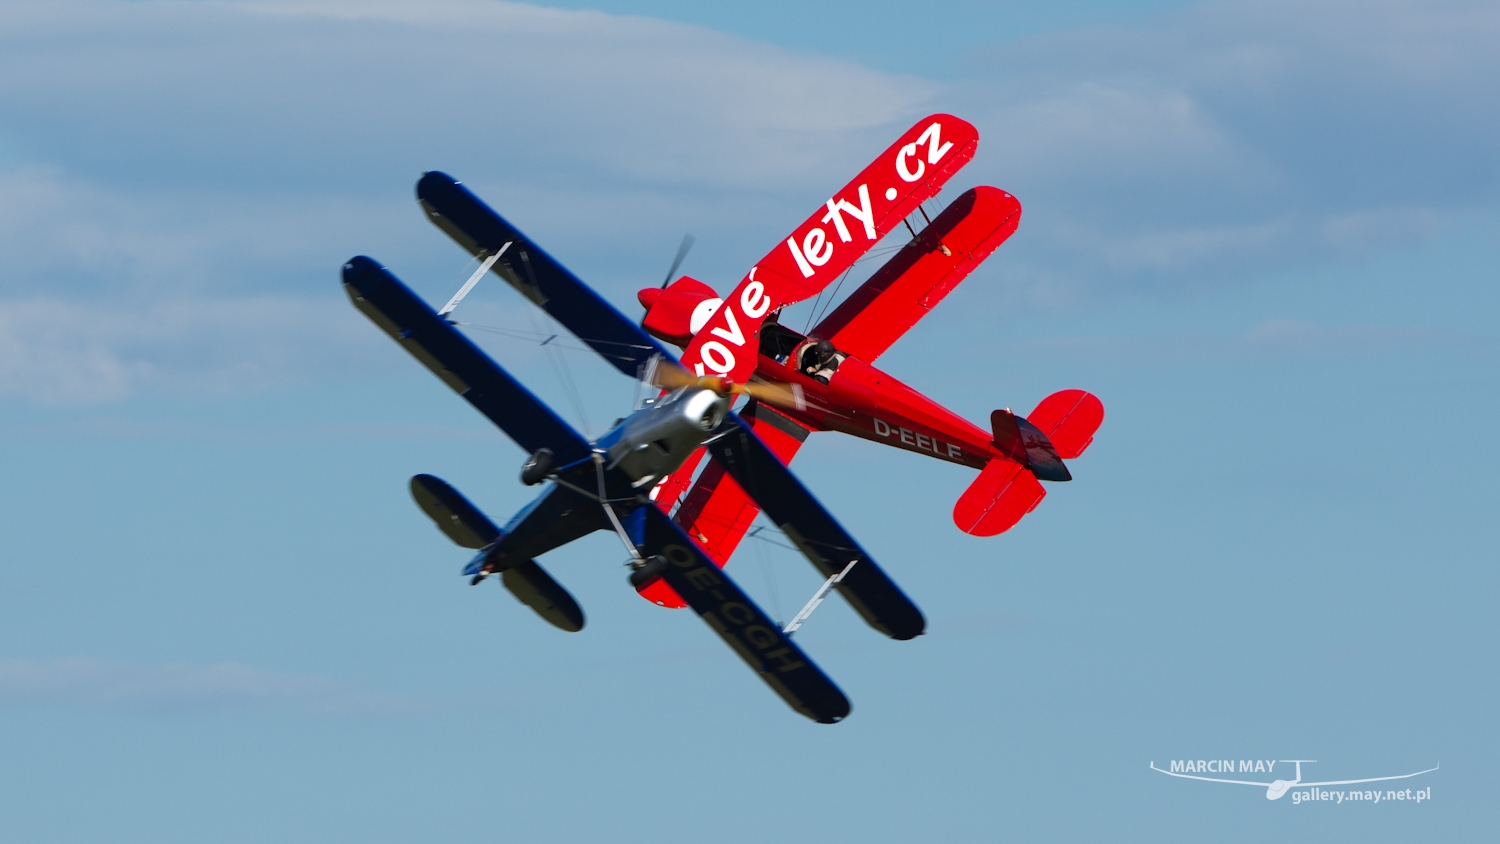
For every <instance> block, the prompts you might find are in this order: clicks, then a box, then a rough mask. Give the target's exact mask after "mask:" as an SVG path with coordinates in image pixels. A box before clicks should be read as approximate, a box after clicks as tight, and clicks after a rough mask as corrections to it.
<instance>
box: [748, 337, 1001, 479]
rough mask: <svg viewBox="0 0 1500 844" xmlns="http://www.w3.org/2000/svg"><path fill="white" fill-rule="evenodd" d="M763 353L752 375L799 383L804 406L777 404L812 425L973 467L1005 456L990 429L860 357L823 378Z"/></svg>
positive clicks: (797, 418) (802, 421)
mask: <svg viewBox="0 0 1500 844" xmlns="http://www.w3.org/2000/svg"><path fill="white" fill-rule="evenodd" d="M792 359H793V358H791V357H789V358H787V359H786V360H784V361H783V360H777V359H776V358H773V357H770V356H768V355H764V354H762V355H761V356H760V360H759V361H758V362H757V366H756V373H755V374H756V375H757V376H758V377H760V378H762V379H764V380H767V381H778V382H782V383H785V384H790V385H795V386H797V387H800V388H801V392H802V396H803V399H804V401H803V406H799V407H778V408H777V409H778V410H780V411H782V412H783V413H785V414H786V415H787V416H790V417H792V418H793V419H795V420H797V421H798V422H800V423H802V424H803V425H806V426H807V427H809V428H811V429H813V430H814V431H842V432H844V433H846V434H852V435H854V436H856V437H861V438H863V439H867V440H870V441H872V442H878V443H884V444H885V445H889V446H894V447H896V448H900V449H905V450H906V451H915V452H918V453H921V454H925V455H927V456H928V457H936V458H938V459H939V460H946V461H948V462H950V463H959V464H962V465H964V466H969V467H972V468H975V469H982V468H984V466H985V464H987V463H989V462H990V461H991V460H994V459H996V458H1004V457H1005V456H1006V455H1004V454H1002V453H1001V452H1000V450H999V449H998V448H996V446H995V444H994V443H993V442H991V434H990V433H989V432H988V431H985V430H984V429H982V428H980V427H979V426H977V425H975V424H973V423H972V422H969V421H968V420H966V419H964V418H963V417H961V416H959V415H958V414H956V413H953V412H952V411H950V410H948V409H947V408H945V407H943V406H942V405H939V404H938V403H937V402H935V401H933V400H932V399H929V398H927V397H926V396H924V395H922V394H921V393H919V392H917V391H916V390H913V389H912V388H911V387H908V386H907V385H906V384H904V383H902V382H901V381H898V380H897V379H895V378H894V377H892V376H890V375H888V374H886V373H885V372H882V371H880V370H879V369H876V368H875V367H873V366H871V365H870V364H867V363H865V362H864V361H862V360H859V359H858V358H854V357H849V358H845V359H844V361H843V363H842V364H840V365H839V367H838V369H837V370H836V371H835V372H834V373H833V375H832V376H831V377H830V378H829V379H828V383H827V384H823V383H821V382H819V381H817V380H815V379H813V378H811V377H809V376H807V375H804V374H802V373H801V372H799V371H797V369H796V368H795V367H793V366H791V365H789V362H790V361H791V360H792Z"/></svg>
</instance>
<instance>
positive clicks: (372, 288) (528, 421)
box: [344, 256, 590, 465]
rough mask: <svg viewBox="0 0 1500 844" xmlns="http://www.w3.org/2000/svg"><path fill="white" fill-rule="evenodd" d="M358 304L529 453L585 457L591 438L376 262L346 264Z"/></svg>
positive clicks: (347, 286)
mask: <svg viewBox="0 0 1500 844" xmlns="http://www.w3.org/2000/svg"><path fill="white" fill-rule="evenodd" d="M344 290H345V291H346V292H348V294H349V298H350V299H352V300H353V301H354V306H355V307H357V308H359V309H360V310H361V311H362V312H364V314H365V316H367V317H369V318H370V319H371V320H372V321H374V323H375V324H376V325H378V326H380V327H381V328H382V329H383V330H384V331H385V333H387V334H389V335H391V337H392V338H394V339H395V341H396V342H397V343H400V344H401V346H402V348H404V349H406V350H407V351H408V352H410V353H411V355H412V357H415V358H416V359H417V360H419V361H421V362H422V364H423V365H424V366H426V367H427V368H428V369H430V370H432V372H433V374H435V375H437V377H439V378H441V379H442V380H443V383H445V384H447V385H448V386H449V387H452V388H453V391H454V392H456V393H458V394H459V395H461V396H463V397H464V398H465V399H467V400H468V402H469V404H472V405H474V407H476V408H478V410H479V412H480V413H483V414H484V415H485V416H488V417H489V418H490V421H491V422H494V423H495V424H496V425H498V426H500V430H502V431H504V432H505V433H506V434H508V435H509V436H510V438H511V439H513V440H515V441H516V443H517V444H518V445H520V446H521V448H524V449H526V450H527V451H528V452H535V451H536V450H537V449H541V448H550V449H551V450H552V453H553V454H554V455H555V456H556V458H557V462H558V463H559V464H560V465H566V464H568V463H572V462H575V461H578V460H584V459H587V458H588V456H589V453H590V450H589V441H588V440H586V439H584V438H583V437H582V436H581V435H580V434H579V433H578V432H577V431H575V430H573V428H572V427H571V426H569V425H568V423H566V422H564V421H563V420H562V419H560V418H559V417H558V416H557V414H555V413H553V412H552V408H550V407H548V406H547V405H545V404H543V403H542V402H541V400H540V399H538V398H537V397H536V396H534V395H532V394H531V393H530V391H528V390H527V389H526V388H525V387H523V386H521V384H520V382H518V381H516V379H514V378H512V377H511V376H510V374H509V373H507V372H506V371H505V370H503V369H501V368H500V367H499V366H498V365H496V363H495V362H494V361H492V360H490V359H489V357H488V356H487V355H485V353H484V352H482V351H480V350H479V347H478V346H475V345H474V344H473V343H471V342H469V338H467V337H465V336H463V335H462V334H460V333H459V332H458V329H456V328H454V327H453V326H452V325H450V324H449V323H448V321H447V320H445V319H443V318H442V317H440V316H438V315H437V312H436V311H434V310H433V309H432V307H431V306H429V305H428V304H427V303H426V302H424V301H422V300H421V298H419V297H418V296H417V295H416V294H415V293H413V292H411V290H410V289H409V288H408V287H407V286H406V285H405V284H402V283H401V280H400V279H398V278H396V277H395V276H394V275H391V274H390V273H389V272H388V271H386V269H385V268H384V267H382V266H380V265H379V264H377V263H375V262H374V261H373V260H371V259H369V258H366V257H364V256H360V257H358V258H353V259H351V260H350V261H349V263H347V264H345V265H344Z"/></svg>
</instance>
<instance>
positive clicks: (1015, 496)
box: [953, 459, 1047, 536]
mask: <svg viewBox="0 0 1500 844" xmlns="http://www.w3.org/2000/svg"><path fill="white" fill-rule="evenodd" d="M1046 495H1047V491H1046V490H1044V489H1042V485H1041V483H1039V482H1038V481H1037V479H1036V476H1035V475H1033V474H1031V472H1030V471H1028V470H1027V469H1026V467H1024V466H1022V465H1021V464H1019V463H1016V462H1013V461H1010V460H1004V459H998V460H991V461H990V462H989V463H988V464H986V465H985V467H984V471H982V472H980V473H979V477H977V478H975V479H974V483H972V484H969V488H968V489H966V490H964V494H963V495H962V496H961V497H960V498H959V499H958V503H957V504H955V505H953V523H954V524H956V525H958V529H959V530H961V531H963V532H964V533H968V534H972V535H974V536H994V535H995V534H997V533H1004V532H1005V531H1007V530H1010V529H1011V528H1012V527H1014V526H1015V524H1016V522H1019V521H1021V517H1022V516H1024V515H1026V514H1027V513H1030V512H1031V511H1032V510H1035V509H1036V505H1038V504H1040V503H1042V499H1043V498H1044V497H1046Z"/></svg>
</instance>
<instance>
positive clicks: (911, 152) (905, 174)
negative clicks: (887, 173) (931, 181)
mask: <svg viewBox="0 0 1500 844" xmlns="http://www.w3.org/2000/svg"><path fill="white" fill-rule="evenodd" d="M916 155H917V145H916V144H915V143H910V144H907V145H906V146H904V147H902V148H901V151H900V152H898V153H896V175H897V176H900V177H901V181H903V182H915V181H916V180H918V179H920V178H922V174H923V173H925V172H927V165H925V164H923V163H922V159H920V158H918V159H917V172H915V173H913V172H912V171H910V170H908V169H906V159H908V158H916Z"/></svg>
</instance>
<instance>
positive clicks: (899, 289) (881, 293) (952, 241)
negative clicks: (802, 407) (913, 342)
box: [812, 187, 1021, 363]
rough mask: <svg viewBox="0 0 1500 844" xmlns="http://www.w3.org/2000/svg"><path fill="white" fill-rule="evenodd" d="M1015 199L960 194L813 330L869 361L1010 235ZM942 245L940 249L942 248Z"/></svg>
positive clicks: (990, 193) (1017, 209) (990, 191)
mask: <svg viewBox="0 0 1500 844" xmlns="http://www.w3.org/2000/svg"><path fill="white" fill-rule="evenodd" d="M1020 222H1021V203H1020V201H1019V200H1017V199H1016V198H1015V197H1014V196H1011V195H1010V194H1008V193H1006V192H1005V191H1003V190H1000V189H999V188H991V187H977V188H974V189H973V190H969V191H965V192H964V193H963V194H962V195H961V196H959V198H958V199H956V200H954V201H953V204H952V205H949V206H948V207H947V208H945V209H943V213H941V214H939V215H938V216H937V219H935V220H933V221H932V224H931V225H929V226H928V227H927V228H925V229H923V230H922V233H921V235H919V236H918V237H917V239H916V240H913V241H912V242H911V243H909V244H907V245H906V246H905V247H903V248H902V249H901V251H899V252H897V253H896V255H895V257H893V258H891V260H889V261H887V262H886V264H885V266H883V267H881V268H880V269H879V270H877V271H876V272H875V274H874V275H872V276H870V279H869V280H868V281H866V282H865V283H864V284H863V285H861V286H860V288H859V289H858V290H856V291H854V293H853V294H851V295H850V296H849V298H848V299H845V300H844V301H843V302H842V303H841V304H840V305H839V306H838V307H837V308H835V309H834V310H833V313H831V314H829V315H828V316H827V318H825V319H824V320H823V321H822V322H820V323H819V324H818V327H817V328H814V329H813V330H812V333H813V335H815V336H817V337H820V338H824V339H828V340H832V341H833V345H835V346H837V347H838V348H839V350H840V351H842V352H846V353H848V354H850V355H853V356H854V357H857V358H859V359H860V360H863V361H865V362H866V363H873V362H874V361H875V359H876V358H877V357H879V356H880V355H881V354H882V353H884V352H885V350H886V349H889V348H890V347H891V344H892V343H895V342H896V341H897V340H899V339H900V338H901V335H903V334H905V333H906V332H907V331H909V330H910V329H911V327H912V326H914V325H916V324H917V321H918V320H920V319H921V318H922V317H924V316H926V315H927V314H928V313H929V312H930V311H931V310H932V309H933V308H935V307H937V304H938V303H939V302H941V301H943V297H945V296H947V295H948V293H949V291H951V290H953V288H955V287H957V286H958V283H959V282H961V281H963V280H964V279H965V278H967V277H968V275H969V273H971V272H973V271H974V268H975V267H977V266H979V264H980V263H981V262H983V261H984V260H985V259H986V258H988V257H989V256H990V255H991V253H993V252H994V251H995V250H996V249H998V248H999V247H1000V244H1002V243H1004V242H1005V240H1006V238H1008V237H1010V236H1011V235H1012V234H1013V233H1015V230H1016V226H1017V225H1019V224H1020ZM945 250H946V251H945Z"/></svg>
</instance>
